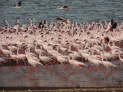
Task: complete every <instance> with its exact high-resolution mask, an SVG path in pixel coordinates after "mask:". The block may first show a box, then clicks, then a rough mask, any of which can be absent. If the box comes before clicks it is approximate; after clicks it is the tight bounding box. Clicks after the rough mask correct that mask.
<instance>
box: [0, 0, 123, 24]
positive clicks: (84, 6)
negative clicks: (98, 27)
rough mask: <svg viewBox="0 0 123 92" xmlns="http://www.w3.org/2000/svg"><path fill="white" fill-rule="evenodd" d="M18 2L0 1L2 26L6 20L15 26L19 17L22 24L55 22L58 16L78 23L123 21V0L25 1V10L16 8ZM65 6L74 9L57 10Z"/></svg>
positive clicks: (11, 0) (10, 0) (14, 0)
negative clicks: (45, 20) (29, 21)
mask: <svg viewBox="0 0 123 92" xmlns="http://www.w3.org/2000/svg"><path fill="white" fill-rule="evenodd" d="M16 2H17V0H0V25H4V20H5V19H6V20H8V22H9V23H10V24H11V25H13V24H14V23H15V19H16V18H17V17H19V18H20V21H21V22H22V23H24V24H25V23H27V19H28V18H33V20H34V22H39V21H40V20H42V19H47V20H49V21H54V20H55V18H56V17H57V16H64V17H66V18H69V19H71V20H74V21H77V22H86V21H99V20H109V19H111V18H114V19H115V20H117V21H122V20H123V0H23V2H22V6H23V8H14V7H15V5H16ZM64 5H67V6H69V7H70V8H72V10H70V11H64V10H57V9H56V8H59V7H62V6H64Z"/></svg>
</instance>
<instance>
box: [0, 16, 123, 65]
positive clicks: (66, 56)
mask: <svg viewBox="0 0 123 92" xmlns="http://www.w3.org/2000/svg"><path fill="white" fill-rule="evenodd" d="M58 19H60V20H62V21H55V22H48V21H46V20H44V21H41V22H40V23H39V24H33V22H32V20H31V19H29V24H28V25H22V24H21V23H20V22H19V20H17V22H16V25H15V26H10V25H8V26H7V27H0V65H4V64H7V63H12V62H16V64H21V63H22V62H23V64H25V65H31V66H34V67H35V66H36V65H41V66H42V65H54V64H71V65H73V66H76V67H87V66H89V65H95V66H100V65H101V66H104V67H117V65H115V64H114V63H112V61H115V62H123V48H122V46H123V36H122V35H123V23H122V22H121V23H117V24H116V23H114V22H113V20H112V21H111V22H107V21H104V22H99V23H97V22H90V23H89V22H88V23H77V22H73V21H70V20H68V19H67V20H63V19H61V18H58Z"/></svg>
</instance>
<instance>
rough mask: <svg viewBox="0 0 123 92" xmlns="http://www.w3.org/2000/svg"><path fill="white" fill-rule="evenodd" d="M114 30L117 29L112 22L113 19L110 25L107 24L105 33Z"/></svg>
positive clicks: (115, 24)
mask: <svg viewBox="0 0 123 92" xmlns="http://www.w3.org/2000/svg"><path fill="white" fill-rule="evenodd" d="M116 28H117V23H116V22H114V20H113V19H111V21H110V23H109V24H108V27H107V29H106V31H113V29H116Z"/></svg>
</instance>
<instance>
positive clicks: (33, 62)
mask: <svg viewBox="0 0 123 92" xmlns="http://www.w3.org/2000/svg"><path fill="white" fill-rule="evenodd" d="M25 54H26V58H27V60H28V63H29V64H30V65H32V66H34V67H35V66H36V65H42V64H41V63H40V59H39V58H38V57H37V56H36V55H35V54H34V53H31V52H30V48H28V50H27V51H26V53H25Z"/></svg>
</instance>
